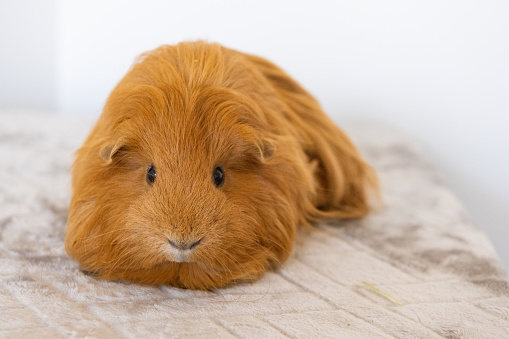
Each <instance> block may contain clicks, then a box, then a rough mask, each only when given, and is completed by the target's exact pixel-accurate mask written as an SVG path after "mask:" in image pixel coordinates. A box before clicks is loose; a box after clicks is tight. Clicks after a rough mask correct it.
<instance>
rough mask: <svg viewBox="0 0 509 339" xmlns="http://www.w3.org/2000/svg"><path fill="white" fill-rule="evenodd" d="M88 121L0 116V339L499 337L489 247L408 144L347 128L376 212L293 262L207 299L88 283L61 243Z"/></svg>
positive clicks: (507, 307) (505, 329)
mask: <svg viewBox="0 0 509 339" xmlns="http://www.w3.org/2000/svg"><path fill="white" fill-rule="evenodd" d="M91 126H92V123H91V122H90V121H79V120H72V119H69V118H67V119H65V118H62V117H56V116H41V115H8V114H3V115H2V114H0V161H1V163H0V337H5V338H17V337H20V338H21V337H28V338H32V337H38V338H41V337H51V338H55V337H90V338H93V337H101V338H143V337H146V338H157V337H161V338H166V337H186V336H189V337H207V338H212V337H221V338H230V337H260V338H261V337H273V338H283V337H339V338H370V337H375V338H384V337H421V338H435V337H448V338H459V337H462V338H483V337H485V338H503V337H506V338H507V337H509V285H508V281H507V278H506V274H505V272H503V271H502V269H501V267H500V264H499V262H498V259H497V256H496V253H495V252H494V250H493V247H492V246H491V244H490V243H489V241H488V240H487V238H486V237H485V235H484V234H482V233H481V232H480V231H478V230H477V229H475V227H473V226H472V225H471V224H470V222H469V220H468V214H467V213H466V212H465V211H464V209H463V207H462V206H461V204H460V203H459V202H458V200H457V199H456V198H455V197H454V196H453V195H452V194H451V192H450V191H449V190H448V189H447V188H446V187H444V185H443V183H442V181H441V179H440V177H439V175H437V173H436V171H435V170H434V169H433V168H432V166H430V164H429V163H428V162H427V161H426V160H425V157H424V156H423V155H422V153H421V152H420V151H419V149H418V148H416V146H414V145H413V144H412V143H411V142H409V141H408V140H407V139H406V138H405V137H402V136H401V135H398V134H397V133H394V132H392V131H387V130H385V129H384V128H379V127H369V128H367V127H359V126H350V127H349V128H345V130H346V131H347V133H348V134H349V135H350V136H351V137H352V138H353V139H354V141H355V142H356V144H357V145H358V146H359V148H360V150H361V152H362V153H363V154H364V156H365V158H366V159H367V160H368V161H369V162H370V163H372V164H373V165H374V167H375V169H376V170H377V172H378V174H379V176H380V180H381V186H382V194H383V198H384V204H383V206H381V207H380V208H379V209H378V210H377V211H376V212H374V213H373V214H371V215H370V216H369V217H367V218H364V219H362V220H357V221H349V222H340V223H338V222H329V223H328V224H327V223H324V224H322V225H320V226H319V227H318V229H317V230H316V231H313V232H306V233H304V232H301V233H300V235H299V237H298V239H297V241H296V246H295V250H294V253H293V255H292V257H291V258H290V260H289V261H288V262H287V263H286V264H285V265H284V266H283V267H282V268H281V269H280V270H278V271H276V272H270V273H267V274H266V275H265V277H264V278H263V279H262V280H261V281H259V282H256V283H254V284H247V285H238V286H234V287H230V288H225V289H221V290H217V291H214V292H201V291H189V290H181V289H176V288H169V287H164V286H162V287H142V286H136V285H130V284H124V283H114V282H106V281H98V280H95V279H93V278H91V277H88V276H86V275H84V274H82V273H81V272H80V271H79V267H78V265H77V263H75V262H73V261H71V260H70V259H69V257H68V256H67V255H66V253H65V250H64V247H63V242H64V237H65V224H66V217H67V205H68V203H69V199H70V175H69V166H70V164H71V162H72V153H73V152H74V150H75V149H76V148H77V147H78V146H79V145H80V143H81V142H82V141H83V138H84V137H85V136H86V134H87V132H88V131H89V130H90V128H91Z"/></svg>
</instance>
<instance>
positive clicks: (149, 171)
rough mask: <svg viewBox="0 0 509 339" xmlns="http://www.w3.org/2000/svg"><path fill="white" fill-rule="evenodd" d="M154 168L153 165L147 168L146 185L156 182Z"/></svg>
mask: <svg viewBox="0 0 509 339" xmlns="http://www.w3.org/2000/svg"><path fill="white" fill-rule="evenodd" d="M156 175H157V173H156V168H155V166H154V165H150V166H148V168H147V183H148V184H149V185H152V184H153V183H154V181H156Z"/></svg>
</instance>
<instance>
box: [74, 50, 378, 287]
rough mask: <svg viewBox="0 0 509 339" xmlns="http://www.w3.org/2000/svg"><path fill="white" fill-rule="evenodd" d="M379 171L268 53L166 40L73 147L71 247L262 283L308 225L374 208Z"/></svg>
mask: <svg viewBox="0 0 509 339" xmlns="http://www.w3.org/2000/svg"><path fill="white" fill-rule="evenodd" d="M376 180H377V179H376V175H375V174H374V172H373V170H372V168H371V167H370V166H369V165H368V164H367V163H366V162H364V161H363V159H362V158H361V156H360V155H359V152H358V151H357V150H356V148H355V147H354V145H353V144H352V142H351V141H350V140H349V139H348V137H347V136H346V135H345V133H343V132H342V131H341V129H339V128H338V127H337V126H336V125H335V124H334V123H333V122H332V121H331V120H330V119H329V118H328V117H327V116H326V115H325V113H324V112H323V111H322V109H321V108H320V105H319V104H318V103H317V101H316V100H315V99H314V98H313V97H312V96H311V95H310V94H309V93H308V92H307V91H306V90H304V89H303V88H302V87H301V86H300V85H299V84H298V83H297V82H296V81H294V80H293V79H292V78H290V77H289V76H288V75H287V74H286V73H285V72H284V71H282V70H281V69H280V68H278V67H277V66H275V65H274V64H272V63H271V62H269V61H267V60H265V59H262V58H260V57H256V56H253V55H248V54H245V53H241V52H238V51H235V50H232V49H228V48H225V47H223V46H221V45H219V44H211V43H206V42H185V43H180V44H177V45H174V46H168V45H165V46H162V47H159V48H157V49H155V50H152V51H150V52H147V53H145V54H142V55H141V56H140V57H139V58H138V59H137V61H136V62H135V63H134V65H133V66H132V67H131V69H130V70H129V71H128V73H127V74H126V75H125V76H124V78H123V79H122V80H121V81H120V82H119V83H118V85H117V86H116V87H115V88H114V89H113V91H112V92H111V94H110V96H109V98H108V99H107V101H106V104H105V106H104V109H103V112H102V114H101V116H100V117H99V119H98V121H97V123H96V125H95V126H94V128H93V130H92V131H91V133H90V135H89V136H88V138H87V139H86V140H85V142H84V144H83V146H82V147H81V148H80V149H79V150H78V151H77V152H76V158H75V160H74V163H73V167H72V189H73V192H72V199H71V203H70V208H69V218H68V226H67V234H66V239H65V248H66V250H67V253H68V254H69V256H70V257H71V258H73V259H74V260H76V261H78V262H79V264H80V266H81V269H82V270H83V271H85V272H87V271H88V272H91V273H92V274H93V275H94V276H95V277H97V278H99V279H107V280H121V281H127V282H133V283H138V284H147V285H160V284H164V285H171V286H177V287H182V288H188V289H202V290H211V289H215V288H219V287H224V286H228V285H230V284H233V283H239V282H251V281H255V280H256V279H258V278H260V277H261V276H262V275H263V273H264V272H265V271H266V270H268V269H275V268H277V267H278V266H280V265H281V264H282V263H284V262H285V260H287V258H288V256H289V255H290V253H291V251H292V245H293V242H294V238H295V235H296V230H297V228H298V226H310V225H313V224H314V223H316V222H317V221H318V220H320V219H322V218H358V217H362V216H364V215H365V214H367V213H368V212H369V210H370V207H369V204H368V202H367V195H368V193H369V192H368V190H370V187H374V188H375V190H376V185H377V184H376Z"/></svg>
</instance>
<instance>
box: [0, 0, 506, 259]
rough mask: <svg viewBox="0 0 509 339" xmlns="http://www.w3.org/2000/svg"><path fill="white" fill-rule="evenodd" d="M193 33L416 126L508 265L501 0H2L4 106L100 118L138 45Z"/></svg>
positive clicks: (370, 116) (336, 98)
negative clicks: (109, 96)
mask: <svg viewBox="0 0 509 339" xmlns="http://www.w3.org/2000/svg"><path fill="white" fill-rule="evenodd" d="M189 39H193V40H194V39H206V40H209V41H216V42H220V43H222V44H224V45H226V46H228V47H232V48H235V49H239V50H242V51H245V52H249V53H253V54H257V55H260V56H264V57H266V58H268V59H270V60H272V61H274V62H275V63H277V64H278V65H280V66H281V67H283V68H284V69H285V70H287V71H288V72H289V73H290V74H291V75H292V76H294V77H295V78H296V79H297V80H298V81H299V82H300V83H301V84H303V85H304V87H306V88H307V89H308V90H309V91H310V92H311V93H313V94H314V95H315V96H316V97H317V98H318V99H319V100H320V102H321V103H322V105H323V107H324V109H325V111H326V112H327V113H328V114H329V115H330V116H332V117H333V118H334V120H335V121H336V122H338V124H340V125H341V122H342V121H343V122H345V121H350V120H356V121H361V122H362V121H365V122H369V123H372V122H374V123H379V124H384V125H388V126H392V127H395V128H398V129H400V130H402V131H403V132H405V133H407V134H410V135H411V136H413V137H414V139H415V140H416V141H417V142H418V143H420V144H421V145H422V146H424V148H425V150H426V151H427V154H428V155H429V156H430V159H431V161H432V162H433V163H434V164H435V165H436V166H437V167H438V168H439V170H440V171H441V172H442V173H443V175H444V178H445V179H446V181H447V183H448V184H449V185H450V187H452V189H453V190H454V191H455V192H456V194H457V195H458V196H459V197H460V199H461V200H462V201H463V202H464V204H465V205H466V207H467V209H468V210H469V212H470V214H471V216H472V218H473V220H474V222H475V223H476V224H477V226H478V227H480V228H481V229H482V230H484V231H485V232H486V233H487V234H488V235H489V237H490V238H491V240H492V242H493V243H494V244H495V246H496V248H497V250H498V252H499V255H500V256H501V257H502V260H503V262H504V264H505V267H506V268H508V267H509V249H508V248H507V247H508V246H507V245H508V244H509V221H508V220H509V179H508V178H507V176H508V173H509V136H508V135H509V2H508V1H505V0H499V1H465V0H463V1H458V0H455V1H445V0H441V1H434V0H428V1H405V0H393V1H379V0H372V1H366V0H357V1H340V0H336V1H295V0H294V1H277V0H271V1H267V0H258V1H251V2H247V1H240V0H235V1H234V0H231V1H225V0H223V1H210V0H209V1H207V0H200V1H162V0H159V1H158V0H149V1H118V0H117V1H104V0H88V1H71V0H69V1H63V0H61V1H57V0H49V1H37V0H31V1H29V0H1V1H0V109H3V110H4V111H5V110H12V109H24V110H26V109H34V110H44V111H56V112H59V113H62V114H79V115H89V116H92V117H96V116H98V115H99V114H100V111H101V107H102V105H103V104H104V101H105V99H106V97H107V95H108V94H109V91H110V90H111V89H112V88H113V86H114V85H115V83H116V82H117V81H118V80H119V79H120V77H121V76H122V75H123V74H124V73H125V72H126V70H127V69H128V67H129V65H130V64H131V63H132V61H133V59H134V58H135V56H136V55H138V54H140V53H141V52H143V51H145V50H148V49H152V48H154V47H156V46H158V45H160V44H165V43H167V44H172V43H176V42H179V41H182V40H189ZM430 213H433V211H430Z"/></svg>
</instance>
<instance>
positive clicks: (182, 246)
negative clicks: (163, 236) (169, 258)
mask: <svg viewBox="0 0 509 339" xmlns="http://www.w3.org/2000/svg"><path fill="white" fill-rule="evenodd" d="M168 242H169V243H170V245H171V246H172V247H173V248H175V249H177V250H182V251H185V250H192V249H193V248H195V247H196V246H198V245H199V244H200V242H201V239H200V240H198V241H195V242H184V241H171V240H170V239H168Z"/></svg>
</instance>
